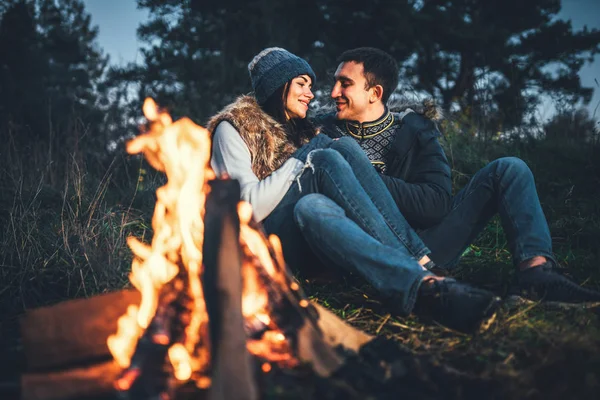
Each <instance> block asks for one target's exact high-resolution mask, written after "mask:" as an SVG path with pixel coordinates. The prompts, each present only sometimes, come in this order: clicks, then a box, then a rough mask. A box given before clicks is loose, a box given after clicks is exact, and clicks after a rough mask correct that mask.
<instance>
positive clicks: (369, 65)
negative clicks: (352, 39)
mask: <svg viewBox="0 0 600 400" xmlns="http://www.w3.org/2000/svg"><path fill="white" fill-rule="evenodd" d="M349 61H354V62H356V63H359V64H362V65H363V68H364V75H365V78H366V80H367V87H366V88H365V89H369V88H371V87H373V86H375V85H381V86H382V87H383V96H382V98H381V100H382V101H383V103H384V104H385V103H387V101H388V99H389V98H390V95H391V94H392V92H393V91H394V90H395V89H396V87H397V86H398V74H399V73H400V71H399V69H398V63H396V60H394V58H393V57H392V56H391V55H389V54H388V53H386V52H385V51H383V50H380V49H376V48H374V47H359V48H356V49H352V50H346V51H345V52H343V53H342V54H341V55H340V56H339V57H338V58H337V63H338V64H340V63H343V62H349Z"/></svg>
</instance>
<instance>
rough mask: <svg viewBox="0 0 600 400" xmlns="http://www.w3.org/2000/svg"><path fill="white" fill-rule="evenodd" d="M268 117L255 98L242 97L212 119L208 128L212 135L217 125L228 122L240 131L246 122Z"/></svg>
mask: <svg viewBox="0 0 600 400" xmlns="http://www.w3.org/2000/svg"><path fill="white" fill-rule="evenodd" d="M266 117H268V116H267V114H266V113H265V112H264V111H263V110H262V109H261V108H260V106H259V105H258V103H257V102H256V99H255V98H254V97H252V96H248V95H242V96H240V97H238V98H237V99H236V100H235V101H234V102H233V103H230V104H229V105H227V106H225V107H224V108H223V109H222V110H221V111H219V112H218V113H217V114H215V115H214V116H213V117H212V118H210V120H209V121H208V123H207V128H208V130H209V131H210V132H211V133H212V132H214V130H215V129H216V127H217V125H219V124H220V123H221V122H223V121H226V122H229V124H231V125H232V126H233V127H235V128H236V129H238V130H239V129H240V125H241V124H242V123H244V122H247V121H250V120H255V121H260V120H264V119H265V118H266Z"/></svg>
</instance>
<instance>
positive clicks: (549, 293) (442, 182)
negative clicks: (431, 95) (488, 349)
mask: <svg viewBox="0 0 600 400" xmlns="http://www.w3.org/2000/svg"><path fill="white" fill-rule="evenodd" d="M338 62H339V66H338V68H337V70H336V72H335V85H334V87H333V89H332V92H331V97H332V98H333V99H334V100H335V103H336V109H337V111H336V112H335V113H333V114H330V115H324V116H320V117H318V118H316V119H315V120H314V121H310V120H309V119H308V118H307V112H308V107H309V104H310V102H311V100H312V99H313V98H314V95H313V93H312V85H313V83H314V81H315V73H314V72H313V70H312V68H311V67H310V65H309V64H308V63H307V62H306V61H305V60H303V59H302V58H299V57H297V56H295V55H294V54H292V53H290V52H288V51H286V50H284V49H281V48H267V49H265V50H263V51H261V52H260V53H259V54H257V55H256V56H255V57H254V59H253V60H252V61H251V62H250V64H249V65H248V70H249V73H250V80H251V82H252V87H253V89H254V96H241V97H239V98H238V99H237V100H236V101H235V102H234V103H232V104H230V105H229V106H227V107H226V108H225V109H223V110H222V111H221V112H220V113H219V114H217V115H216V116H215V117H213V118H212V119H211V121H210V122H209V126H208V127H209V130H210V131H211V133H212V138H213V145H212V146H213V148H212V160H211V163H212V167H213V169H215V171H216V172H217V173H224V172H226V173H227V174H228V175H229V176H231V177H232V178H233V179H237V180H238V181H239V183H240V185H241V190H242V198H243V199H244V200H247V201H248V202H250V203H251V204H252V207H253V209H254V217H255V219H256V220H257V221H261V222H262V223H263V226H264V229H265V230H266V232H267V233H269V234H271V233H273V234H276V235H278V236H279V237H280V239H281V241H282V245H283V252H284V256H285V258H286V262H287V263H288V264H289V265H290V266H291V267H292V268H295V269H300V270H306V268H310V267H312V268H313V269H315V268H316V269H337V270H341V271H352V272H354V273H358V274H359V275H361V276H362V277H363V278H364V279H365V280H366V281H367V282H369V283H370V284H371V285H372V286H373V287H374V288H375V289H377V290H378V291H379V292H380V293H381V294H382V296H383V297H384V298H385V299H386V301H387V304H388V306H389V307H390V308H392V309H393V310H394V311H395V312H397V313H398V314H400V315H407V314H410V313H415V314H417V315H419V316H423V317H427V318H432V319H434V320H436V321H438V322H439V323H441V324H443V325H445V326H448V327H450V328H453V329H456V330H459V331H463V332H474V331H477V330H481V329H485V328H486V327H487V326H489V322H490V321H491V320H492V319H493V318H494V316H495V314H496V311H497V308H498V306H499V298H498V297H497V296H496V295H495V294H493V293H491V292H489V291H486V290H482V289H478V288H474V287H472V286H470V285H467V284H465V283H461V282H458V281H456V280H454V279H451V278H446V277H441V276H437V275H436V274H434V273H433V272H432V271H431V270H432V269H434V270H435V269H436V268H451V267H453V266H455V265H456V264H457V263H458V260H459V258H460V256H461V254H462V253H463V251H464V250H465V249H466V248H467V246H469V244H470V243H471V242H472V241H473V240H474V238H475V237H476V236H477V234H479V233H480V232H481V230H482V229H483V228H484V227H485V225H486V224H487V222H488V221H489V220H490V218H491V217H492V216H494V215H495V214H499V215H500V218H501V221H502V225H503V228H504V231H505V232H506V235H507V238H508V242H509V245H510V250H511V252H512V255H513V259H514V263H515V266H516V268H517V278H516V282H515V283H514V285H513V286H514V291H515V293H518V294H519V295H521V296H524V297H526V298H529V299H535V300H542V301H561V302H591V301H600V293H598V292H595V291H591V290H588V289H584V288H581V287H580V286H578V285H577V284H575V283H573V282H571V281H569V280H567V279H566V278H564V277H563V276H561V275H559V274H557V273H555V272H554V271H553V268H554V267H555V264H556V262H555V260H554V258H553V256H552V244H551V238H550V233H549V230H548V225H547V223H546V219H545V217H544V214H543V212H542V209H541V206H540V202H539V199H538V196H537V192H536V189H535V184H534V180H533V176H532V174H531V171H530V170H529V169H528V167H527V166H526V164H525V163H524V162H523V161H521V160H519V159H517V158H502V159H499V160H496V161H494V162H492V163H490V164H489V165H487V166H486V167H484V168H483V169H482V170H480V171H479V172H478V173H477V174H475V175H474V176H473V178H472V179H471V181H470V182H469V184H468V185H467V186H466V187H465V188H463V189H462V190H461V191H460V192H459V193H457V194H456V195H455V196H452V188H451V176H450V173H451V170H450V166H449V164H448V161H447V159H446V156H445V154H444V151H443V150H442V147H441V146H440V144H439V142H438V137H439V136H440V133H439V131H438V130H437V127H436V126H435V124H434V123H433V122H432V121H431V120H429V119H427V118H426V117H424V116H423V115H420V114H418V113H415V112H413V111H412V110H410V109H409V110H406V111H405V112H403V113H400V114H398V113H393V112H391V111H390V110H389V109H388V108H387V106H386V103H387V100H388V98H389V96H390V94H391V93H392V92H393V90H394V89H395V88H396V86H397V84H398V74H399V71H398V66H397V64H396V62H395V61H394V59H393V58H392V57H391V56H390V55H388V54H387V53H385V52H383V51H381V50H378V49H374V48H359V49H354V50H349V51H347V52H345V53H343V54H342V55H341V56H340V57H339V59H338ZM316 128H319V129H320V131H319V129H316Z"/></svg>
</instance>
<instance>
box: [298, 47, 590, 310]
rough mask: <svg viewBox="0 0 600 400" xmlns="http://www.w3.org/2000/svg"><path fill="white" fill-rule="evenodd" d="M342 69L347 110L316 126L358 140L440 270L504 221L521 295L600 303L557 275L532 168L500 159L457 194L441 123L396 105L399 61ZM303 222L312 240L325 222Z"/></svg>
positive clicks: (343, 63)
mask: <svg viewBox="0 0 600 400" xmlns="http://www.w3.org/2000/svg"><path fill="white" fill-rule="evenodd" d="M338 63H339V66H338V68H337V70H336V72H335V84H334V87H333V89H332V92H331V97H332V98H333V99H334V100H335V104H336V110H337V111H336V112H335V113H332V114H328V115H325V116H321V117H318V118H317V120H316V121H317V123H318V124H319V125H321V126H322V131H323V132H324V133H326V134H327V135H329V136H330V137H332V138H339V137H342V136H351V137H353V138H354V139H356V140H357V142H358V143H359V144H360V146H361V147H362V148H363V150H364V151H365V152H366V154H367V156H368V157H369V159H370V160H371V162H372V164H373V166H374V167H375V168H376V169H377V170H378V171H379V172H380V176H381V179H382V180H383V181H384V183H385V185H386V186H387V188H388V189H389V191H390V193H391V195H392V197H393V198H394V201H395V202H396V205H397V206H398V209H399V210H400V212H401V213H402V214H403V215H404V217H405V218H406V220H407V222H408V224H409V225H410V227H407V228H406V229H409V230H410V229H411V227H412V228H414V229H415V230H416V231H417V232H418V235H419V237H420V238H421V240H422V241H418V240H413V241H412V242H411V246H412V247H414V248H417V249H419V248H420V249H429V250H430V251H431V253H430V254H429V257H430V258H431V259H432V260H433V263H435V265H437V266H439V267H442V268H452V267H454V266H455V265H456V264H457V263H458V261H459V259H460V256H461V255H462V254H463V252H464V250H465V249H466V248H467V247H468V246H469V245H470V244H471V243H472V241H473V240H474V239H475V237H476V236H477V235H478V234H479V233H480V232H481V231H482V230H483V229H484V227H485V226H486V224H487V223H488V221H489V220H490V219H491V218H492V217H493V216H494V215H496V214H498V215H499V216H500V220H501V222H502V226H503V228H504V231H505V233H506V236H507V239H508V243H509V247H510V251H511V254H512V256H513V262H514V264H515V266H516V268H517V278H516V282H515V283H514V285H513V288H512V289H511V291H512V292H513V294H518V295H521V296H523V297H525V298H528V299H532V300H541V301H557V302H568V303H579V302H592V301H594V302H595V301H600V293H599V292H596V291H592V290H588V289H585V288H582V287H580V286H578V285H577V284H575V283H574V282H572V281H570V280H568V279H567V278H565V277H563V276H561V275H559V274H557V273H556V272H554V267H555V266H556V261H555V259H554V257H553V255H552V242H551V238H550V233H549V229H548V225H547V223H546V219H545V217H544V214H543V211H542V208H541V205H540V202H539V199H538V195H537V192H536V188H535V183H534V179H533V175H532V173H531V171H530V170H529V168H528V167H527V165H526V164H525V163H524V162H523V161H521V160H520V159H518V158H514V157H507V158H501V159H498V160H495V161H493V162H491V163H490V164H488V165H487V166H485V167H484V168H483V169H481V170H480V171H479V172H477V173H476V174H475V175H474V176H473V177H472V179H471V180H470V182H469V183H468V184H467V185H466V186H465V187H464V188H463V189H462V190H461V191H459V192H458V193H457V194H456V195H455V196H452V192H451V189H452V188H451V176H450V172H451V169H450V166H449V164H448V161H447V159H446V156H445V154H444V151H443V149H442V147H441V146H440V144H439V142H438V137H439V136H440V133H439V131H438V129H437V127H436V125H435V123H434V122H433V121H431V120H430V119H428V118H426V117H425V116H423V115H421V114H418V113H415V112H413V111H412V110H410V109H408V110H406V111H405V112H403V113H400V114H398V113H393V112H391V111H390V110H389V109H388V107H387V106H386V104H387V101H388V99H389V97H390V94H391V93H392V92H393V90H394V89H395V88H396V87H397V84H398V73H399V71H398V67H397V64H396V62H395V60H394V59H393V58H392V57H391V56H390V55H389V54H387V53H385V52H383V51H381V50H379V49H374V48H358V49H353V50H349V51H346V52H344V53H343V54H342V55H341V56H340V57H339V58H338ZM297 219H298V220H301V221H302V223H301V224H300V226H301V229H302V226H304V227H305V228H304V231H303V233H304V232H306V233H305V236H306V235H311V234H312V233H311V232H310V231H309V230H308V229H306V227H307V226H310V225H311V222H312V223H317V222H316V221H308V219H310V216H309V215H298V216H297ZM407 236H409V235H407ZM433 263H429V264H428V267H433ZM437 284H438V283H437V282H435V281H433V286H435V285H437Z"/></svg>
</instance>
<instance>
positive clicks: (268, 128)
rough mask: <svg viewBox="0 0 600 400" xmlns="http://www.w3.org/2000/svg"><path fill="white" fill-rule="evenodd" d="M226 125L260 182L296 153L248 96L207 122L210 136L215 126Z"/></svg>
mask: <svg viewBox="0 0 600 400" xmlns="http://www.w3.org/2000/svg"><path fill="white" fill-rule="evenodd" d="M222 121H227V122H229V123H230V124H231V125H233V126H234V128H235V129H236V130H237V131H238V132H239V134H240V136H241V137H242V140H243V141H244V143H246V146H248V150H250V156H251V158H252V172H254V174H255V175H256V176H257V177H258V179H259V180H263V179H264V178H266V177H267V176H269V175H270V174H271V173H272V172H273V171H275V170H276V169H278V168H279V167H281V165H282V164H283V163H284V162H285V161H286V160H287V159H288V158H290V156H291V155H292V153H294V152H295V151H296V150H297V147H296V146H295V145H294V144H293V143H292V141H291V140H289V139H288V136H287V133H286V131H285V129H284V127H283V126H282V125H281V124H280V123H278V122H277V121H275V120H274V119H273V118H272V117H271V116H270V115H268V114H267V113H265V112H264V111H263V110H262V109H261V108H260V106H259V105H258V103H257V101H256V99H255V98H254V97H252V96H240V97H238V98H237V99H236V100H235V101H234V102H233V103H231V104H230V105H228V106H227V107H225V108H224V109H223V110H221V111H220V112H219V113H218V114H217V115H215V116H214V117H212V118H211V119H210V121H209V122H208V130H209V131H210V134H211V136H212V134H213V132H214V130H215V128H216V127H217V125H218V124H219V123H220V122H222Z"/></svg>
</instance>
